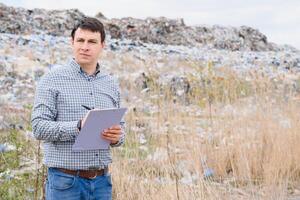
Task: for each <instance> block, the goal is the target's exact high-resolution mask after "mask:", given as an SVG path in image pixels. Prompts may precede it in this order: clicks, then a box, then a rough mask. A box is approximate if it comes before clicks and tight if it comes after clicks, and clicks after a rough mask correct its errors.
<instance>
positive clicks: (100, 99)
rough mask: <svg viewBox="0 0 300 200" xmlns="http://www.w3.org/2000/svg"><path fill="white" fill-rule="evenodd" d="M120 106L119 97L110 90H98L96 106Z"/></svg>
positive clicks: (102, 107)
mask: <svg viewBox="0 0 300 200" xmlns="http://www.w3.org/2000/svg"><path fill="white" fill-rule="evenodd" d="M115 107H118V102H117V97H116V96H115V95H112V94H111V93H109V92H104V91H96V108H99V109H105V108H115Z"/></svg>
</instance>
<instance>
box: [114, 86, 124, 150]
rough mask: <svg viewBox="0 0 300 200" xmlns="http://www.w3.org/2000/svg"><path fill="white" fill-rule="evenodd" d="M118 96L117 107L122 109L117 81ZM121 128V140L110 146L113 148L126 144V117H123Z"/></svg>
mask: <svg viewBox="0 0 300 200" xmlns="http://www.w3.org/2000/svg"><path fill="white" fill-rule="evenodd" d="M116 95H117V105H116V106H117V108H120V107H121V94H120V87H119V83H118V82H117V81H116ZM120 126H121V132H122V134H121V137H120V140H119V142H117V143H116V144H111V145H110V146H111V147H118V146H121V145H122V144H124V142H125V136H126V132H125V128H126V123H125V120H124V117H123V119H122V120H121V122H120Z"/></svg>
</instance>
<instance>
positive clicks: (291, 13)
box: [0, 0, 300, 49]
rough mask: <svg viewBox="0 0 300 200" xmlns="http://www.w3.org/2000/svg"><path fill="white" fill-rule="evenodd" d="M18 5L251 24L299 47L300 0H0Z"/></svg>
mask: <svg viewBox="0 0 300 200" xmlns="http://www.w3.org/2000/svg"><path fill="white" fill-rule="evenodd" d="M0 2H2V3H4V4H6V5H9V6H16V7H24V8H30V9H32V8H45V9H68V8H78V9H79V10H80V11H82V12H83V13H85V14H86V15H89V16H94V15H95V14H96V13H98V12H102V13H103V14H104V15H105V16H106V17H108V18H121V17H136V18H142V19H144V18H146V17H160V16H165V17H168V18H183V19H184V21H185V23H186V24H187V25H201V24H206V25H214V24H218V25H226V26H227V25H229V26H241V25H246V26H251V27H253V28H256V29H259V30H260V31H261V32H262V33H263V34H265V35H266V36H267V38H268V41H270V42H275V43H277V44H290V45H292V46H294V47H297V48H298V49H300V0H251V1H250V0H223V1H222V0H219V1H217V0H181V1H171V0H86V1H83V0H0Z"/></svg>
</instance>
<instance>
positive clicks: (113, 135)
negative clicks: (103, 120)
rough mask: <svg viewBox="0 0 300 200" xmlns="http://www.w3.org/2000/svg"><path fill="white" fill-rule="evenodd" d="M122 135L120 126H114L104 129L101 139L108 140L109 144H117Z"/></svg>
mask: <svg viewBox="0 0 300 200" xmlns="http://www.w3.org/2000/svg"><path fill="white" fill-rule="evenodd" d="M121 134H122V130H121V126H120V125H115V126H112V127H110V128H108V129H104V130H103V132H102V134H101V135H102V138H103V139H106V140H109V141H110V144H117V143H118V142H119V140H120V137H121Z"/></svg>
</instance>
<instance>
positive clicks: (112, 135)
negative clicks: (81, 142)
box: [102, 133, 121, 138]
mask: <svg viewBox="0 0 300 200" xmlns="http://www.w3.org/2000/svg"><path fill="white" fill-rule="evenodd" d="M102 135H103V136H105V137H110V138H119V137H120V136H121V135H120V134H114V133H103V134H102Z"/></svg>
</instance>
